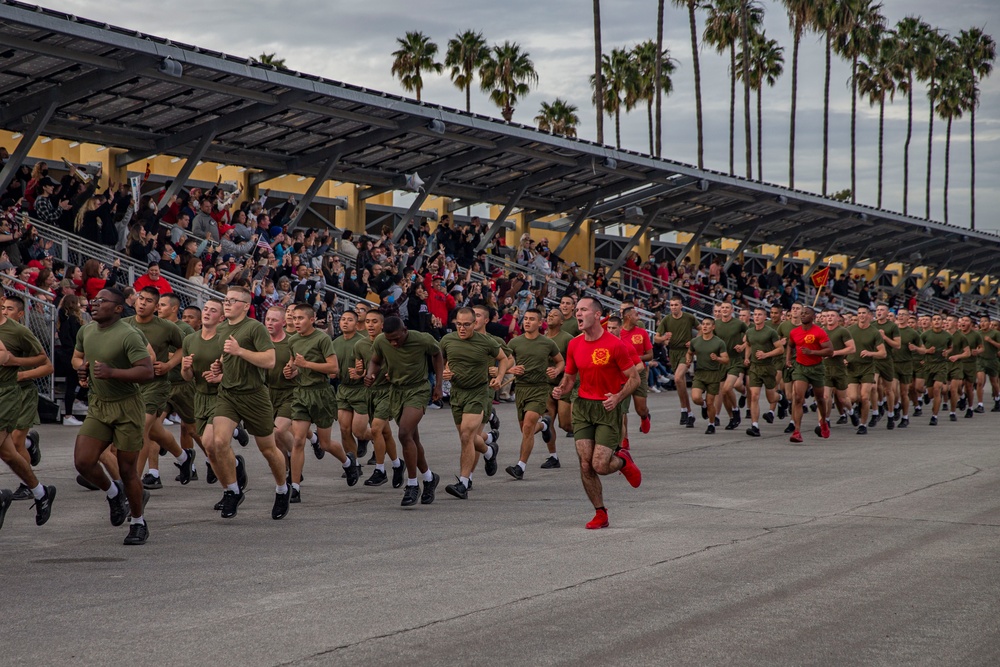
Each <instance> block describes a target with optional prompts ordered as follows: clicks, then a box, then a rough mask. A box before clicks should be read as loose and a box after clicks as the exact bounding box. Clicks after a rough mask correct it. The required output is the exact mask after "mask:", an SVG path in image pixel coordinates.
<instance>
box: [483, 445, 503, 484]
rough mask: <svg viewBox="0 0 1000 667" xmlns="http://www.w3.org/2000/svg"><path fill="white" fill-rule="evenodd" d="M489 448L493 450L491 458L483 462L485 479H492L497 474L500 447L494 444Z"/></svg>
mask: <svg viewBox="0 0 1000 667" xmlns="http://www.w3.org/2000/svg"><path fill="white" fill-rule="evenodd" d="M489 446H490V447H492V448H493V458H491V459H484V460H483V470H485V471H486V476H487V477H492V476H493V475H495V474H497V465H498V464H497V459H498V458H500V445H498V444H497V443H495V442H494V443H493V444H492V445H489Z"/></svg>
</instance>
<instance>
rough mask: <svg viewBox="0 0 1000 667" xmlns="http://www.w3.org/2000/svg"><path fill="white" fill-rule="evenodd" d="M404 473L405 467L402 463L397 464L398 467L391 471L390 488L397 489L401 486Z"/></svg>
mask: <svg viewBox="0 0 1000 667" xmlns="http://www.w3.org/2000/svg"><path fill="white" fill-rule="evenodd" d="M405 472H406V466H405V465H403V462H402V461H400V462H399V466H397V467H395V468H393V469H392V488H394V489H398V488H400V487H401V486H403V473H405Z"/></svg>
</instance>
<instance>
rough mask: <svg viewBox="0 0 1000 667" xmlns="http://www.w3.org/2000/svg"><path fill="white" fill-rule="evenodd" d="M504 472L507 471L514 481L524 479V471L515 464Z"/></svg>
mask: <svg viewBox="0 0 1000 667" xmlns="http://www.w3.org/2000/svg"><path fill="white" fill-rule="evenodd" d="M505 470H506V471H507V474H508V475H510V476H511V477H513V478H514V479H524V471H523V470H521V466H519V465H517V464H516V463H515V464H514V465H512V466H507V467H506V468H505Z"/></svg>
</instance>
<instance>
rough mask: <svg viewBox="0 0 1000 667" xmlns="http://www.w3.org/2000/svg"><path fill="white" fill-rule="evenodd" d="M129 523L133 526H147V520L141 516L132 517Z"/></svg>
mask: <svg viewBox="0 0 1000 667" xmlns="http://www.w3.org/2000/svg"><path fill="white" fill-rule="evenodd" d="M129 523H131V524H139V525H140V526H145V525H146V520H145V519H144V518H142V517H141V516H134V517H132V520H131V521H130V522H129Z"/></svg>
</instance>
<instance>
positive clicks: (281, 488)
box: [274, 482, 288, 496]
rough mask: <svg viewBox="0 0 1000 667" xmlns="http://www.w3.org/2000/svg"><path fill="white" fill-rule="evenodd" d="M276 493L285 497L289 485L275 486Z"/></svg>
mask: <svg viewBox="0 0 1000 667" xmlns="http://www.w3.org/2000/svg"><path fill="white" fill-rule="evenodd" d="M274 492H275V493H277V494H278V495H281V496H283V495H285V494H286V493H288V483H287V482H286V483H284V484H282V485H281V486H275V487H274Z"/></svg>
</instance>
